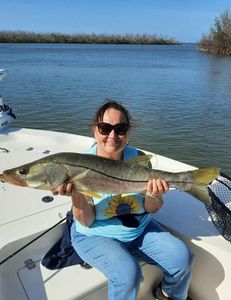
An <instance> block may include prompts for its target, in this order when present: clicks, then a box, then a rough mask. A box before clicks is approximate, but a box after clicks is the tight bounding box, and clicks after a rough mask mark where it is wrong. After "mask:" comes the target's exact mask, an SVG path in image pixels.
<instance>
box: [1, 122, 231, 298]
mask: <svg viewBox="0 0 231 300" xmlns="http://www.w3.org/2000/svg"><path fill="white" fill-rule="evenodd" d="M92 144H93V138H91V137H86V136H81V135H74V134H69V133H64V132H54V131H49V130H37V129H26V128H15V127H10V126H8V124H7V126H4V127H2V128H1V130H0V174H1V173H2V172H3V171H4V170H5V169H9V168H12V167H15V166H18V165H21V164H24V163H28V162H31V161H34V160H36V159H39V158H42V157H45V156H47V155H50V154H54V153H58V152H84V151H85V150H87V149H88V148H89V147H91V146H92ZM146 152H147V151H146ZM147 153H148V154H150V153H149V152H147ZM152 155H153V158H152V160H151V162H152V166H153V167H154V168H157V169H160V170H165V171H170V172H180V171H186V170H193V169H195V167H194V166H191V165H188V164H185V163H182V162H179V161H176V160H174V159H171V158H168V157H164V156H161V155H159V154H154V153H152ZM221 182H225V184H224V185H223V186H224V187H225V188H226V189H227V190H228V191H227V193H228V198H229V196H230V198H229V199H231V192H230V189H229V184H230V180H229V178H228V177H226V176H225V177H224V176H220V177H219V178H218V180H215V181H213V182H212V183H211V184H210V189H211V192H212V193H217V192H216V189H217V187H218V186H219V187H220V185H221ZM227 187H228V188H227ZM0 199H1V200H0V201H1V202H0V203H1V204H0V205H1V209H0V244H1V245H0V299H1V300H8V299H17V300H28V299H30V300H71V299H81V300H97V299H99V300H106V299H107V280H106V278H105V277H104V275H103V274H102V273H100V272H99V271H98V270H96V269H94V268H89V267H88V266H86V265H85V264H77V265H72V266H68V267H65V268H61V269H55V270H50V269H47V268H46V267H45V266H44V265H43V264H42V259H43V257H44V255H45V254H46V253H47V252H48V251H49V249H50V248H51V247H52V246H53V245H54V244H55V243H56V242H57V241H58V240H59V239H60V238H61V237H62V234H63V231H64V228H65V218H66V213H67V212H68V211H69V210H70V207H71V203H70V199H69V197H65V196H53V195H52V194H51V193H50V192H49V191H42V190H35V189H30V188H22V187H18V186H14V185H10V184H7V183H5V182H4V181H0ZM164 203H165V204H164V206H163V207H162V208H161V210H160V211H159V212H157V213H156V214H154V215H153V218H155V219H156V220H157V221H159V222H160V223H161V224H162V225H163V226H165V227H166V228H167V229H168V230H169V231H171V232H172V233H173V234H175V235H176V236H178V237H180V238H181V239H182V240H183V241H184V242H185V243H186V244H187V245H188V246H189V247H190V249H191V250H192V252H193V253H194V254H195V264H194V267H193V277H192V281H191V284H190V289H189V295H190V296H191V297H192V299H194V300H219V299H220V300H228V299H230V292H229V291H230V282H231V268H230V261H231V243H230V240H229V238H227V236H226V237H224V236H223V235H222V234H221V232H220V231H221V230H219V226H216V222H215V221H216V220H215V219H216V217H214V219H213V215H212V214H211V211H209V210H208V208H207V207H206V206H205V205H204V204H203V203H201V202H200V201H198V200H197V199H195V198H194V197H192V196H191V195H189V194H186V193H185V192H182V191H179V190H170V191H169V192H167V193H166V194H165V195H164ZM227 205H228V204H227ZM140 264H141V268H142V272H143V275H144V281H143V282H142V284H141V287H140V291H139V294H138V296H137V299H139V300H148V299H153V297H152V288H153V286H155V285H157V284H158V283H159V282H160V281H161V278H162V273H161V271H160V270H159V269H158V268H156V267H154V266H150V265H148V264H146V263H143V262H140Z"/></svg>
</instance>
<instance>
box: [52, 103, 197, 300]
mask: <svg viewBox="0 0 231 300" xmlns="http://www.w3.org/2000/svg"><path fill="white" fill-rule="evenodd" d="M130 129H131V118H130V115H129V112H128V111H127V110H126V109H125V108H124V107H123V106H122V105H121V104H119V103H118V102H116V101H108V102H106V103H105V104H104V105H103V106H102V107H100V108H99V110H98V111H97V112H96V114H95V118H94V120H93V124H92V130H93V133H94V136H95V140H96V144H95V145H94V146H93V147H92V148H91V149H90V150H89V151H88V153H91V154H95V155H99V156H103V157H107V158H110V159H114V160H123V159H124V160H126V159H129V158H132V157H135V156H138V155H139V151H138V150H137V149H136V148H133V147H130V146H128V145H127V143H128V134H129V131H130ZM147 191H148V192H149V193H150V194H151V195H152V196H145V197H143V196H140V195H136V194H128V195H102V198H100V199H96V198H91V197H89V196H86V195H83V194H80V193H78V191H77V190H76V188H75V186H73V185H72V184H71V183H67V184H63V185H61V186H60V187H59V188H58V189H57V192H56V193H58V194H60V195H68V196H71V199H72V203H73V207H72V211H73V215H74V218H75V221H74V223H73V225H72V232H71V235H72V237H71V238H72V245H73V247H74V248H75V250H76V251H77V253H78V254H79V256H80V257H81V258H82V259H83V260H84V261H85V262H87V263H88V264H90V265H91V266H93V267H95V268H97V269H98V270H99V271H101V272H103V273H104V275H105V276H106V277H107V279H108V297H109V299H110V300H135V299H136V296H137V293H138V290H139V285H140V282H141V280H142V273H141V268H140V266H139V263H138V260H143V261H145V262H147V263H149V264H152V265H157V266H158V267H159V268H161V270H163V274H164V276H163V282H162V283H161V284H160V285H159V286H157V287H156V288H155V289H154V290H153V295H154V298H155V299H159V300H161V299H177V300H185V299H186V298H187V290H188V286H189V282H190V279H191V267H192V263H193V255H192V254H191V253H190V251H189V249H188V248H187V247H186V245H185V244H184V243H183V242H181V241H180V240H179V239H177V238H176V237H174V236H172V235H171V234H170V233H168V232H166V231H165V230H164V229H163V228H162V227H161V226H160V225H159V224H158V223H157V222H156V221H154V220H153V217H152V215H151V214H150V213H155V212H157V211H158V210H159V209H160V208H161V206H162V205H163V200H162V198H161V196H162V195H163V194H164V193H165V192H167V191H168V184H167V182H165V181H164V180H160V179H153V180H150V181H149V182H148V184H147ZM116 203H117V204H116ZM116 205H117V206H116ZM187 299H189V298H187Z"/></svg>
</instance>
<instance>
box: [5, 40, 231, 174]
mask: <svg viewBox="0 0 231 300" xmlns="http://www.w3.org/2000/svg"><path fill="white" fill-rule="evenodd" d="M0 68H6V69H8V71H9V74H8V76H7V78H5V79H4V80H3V81H2V82H1V83H0V91H1V94H2V96H3V98H4V100H5V103H7V104H9V105H10V106H11V107H13V111H14V112H15V114H16V115H17V120H16V121H15V122H14V124H13V125H12V126H20V127H29V128H38V129H49V130H57V131H65V132H70V133H77V134H83V135H89V134H90V129H89V124H90V122H91V119H92V116H93V114H94V112H95V109H96V108H97V107H98V106H99V105H101V104H102V102H103V100H104V99H105V98H106V97H109V98H113V99H118V100H120V101H122V102H123V103H124V104H125V105H126V106H127V107H128V108H129V109H130V112H131V114H132V115H133V118H134V124H135V126H134V130H133V133H132V135H131V138H130V144H133V145H136V146H139V147H142V148H144V149H146V150H150V151H153V152H156V153H159V154H162V155H166V156H169V157H171V158H174V159H177V160H181V161H183V162H185V163H189V164H193V165H195V166H198V167H199V166H208V165H217V166H219V167H221V168H222V170H223V172H225V173H226V174H229V175H231V158H230V154H231V153H230V152H231V151H230V149H231V58H216V57H213V56H209V55H207V54H202V53H199V52H198V51H197V50H196V45H194V44H185V45H181V46H135V45H65V44H64V45H49V44H45V45H41V44H29V45H27V44H20V45H16V44H0Z"/></svg>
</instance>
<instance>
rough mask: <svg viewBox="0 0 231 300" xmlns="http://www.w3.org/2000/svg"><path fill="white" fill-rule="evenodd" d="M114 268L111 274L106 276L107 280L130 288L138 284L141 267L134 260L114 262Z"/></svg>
mask: <svg viewBox="0 0 231 300" xmlns="http://www.w3.org/2000/svg"><path fill="white" fill-rule="evenodd" d="M115 265H117V266H116V270H115V272H114V274H112V276H110V277H109V278H108V280H109V281H111V282H113V283H115V284H119V285H124V286H126V289H131V288H133V287H136V286H138V285H139V284H140V282H141V280H142V278H143V277H142V271H141V267H140V266H139V264H138V263H137V261H136V260H133V259H132V260H131V261H129V262H127V263H126V264H124V263H123V264H119V263H115Z"/></svg>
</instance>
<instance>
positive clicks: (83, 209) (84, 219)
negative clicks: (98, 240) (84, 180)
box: [71, 191, 95, 227]
mask: <svg viewBox="0 0 231 300" xmlns="http://www.w3.org/2000/svg"><path fill="white" fill-rule="evenodd" d="M71 198H72V212H73V215H74V217H75V218H76V219H77V220H78V221H79V222H80V224H82V225H83V226H87V227H89V226H90V225H91V224H92V223H93V222H94V220H95V209H94V204H93V201H92V198H91V197H88V196H85V195H83V194H80V193H78V192H77V191H76V192H75V193H73V194H72V197H71Z"/></svg>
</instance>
